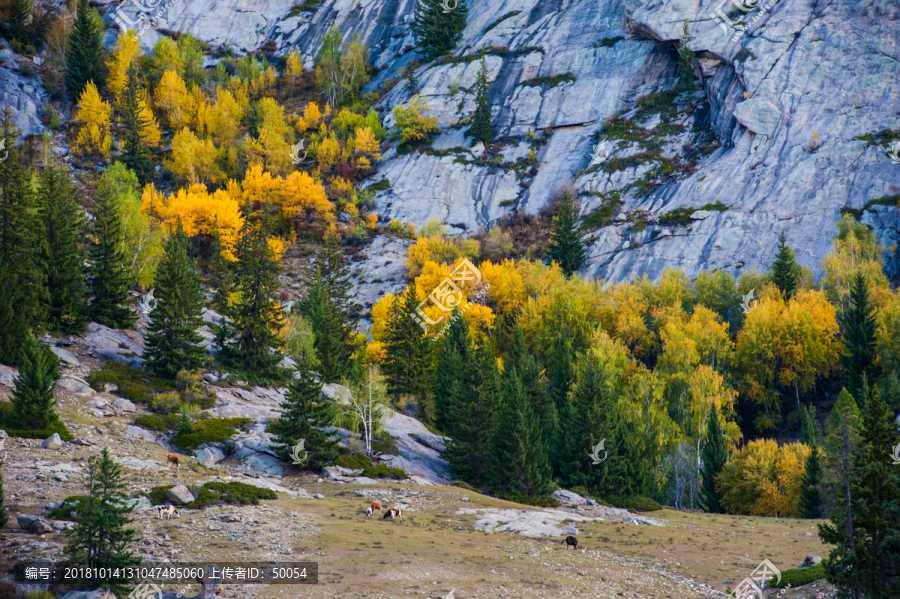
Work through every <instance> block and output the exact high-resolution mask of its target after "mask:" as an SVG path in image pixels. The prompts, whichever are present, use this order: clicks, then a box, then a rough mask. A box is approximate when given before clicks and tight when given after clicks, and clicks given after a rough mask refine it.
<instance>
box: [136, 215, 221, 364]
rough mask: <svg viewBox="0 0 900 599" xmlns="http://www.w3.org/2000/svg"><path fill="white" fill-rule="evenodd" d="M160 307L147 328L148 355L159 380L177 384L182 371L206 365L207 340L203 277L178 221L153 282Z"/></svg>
mask: <svg viewBox="0 0 900 599" xmlns="http://www.w3.org/2000/svg"><path fill="white" fill-rule="evenodd" d="M153 292H154V296H155V297H156V307H155V308H154V309H153V311H152V312H151V313H150V324H148V325H147V336H146V340H145V344H146V349H145V351H144V355H145V356H146V358H147V365H148V366H149V367H150V368H151V369H152V370H153V372H155V373H156V374H157V375H158V376H161V377H163V378H167V379H170V380H174V379H175V376H176V375H177V374H178V371H179V370H190V371H193V370H196V369H198V368H200V367H201V366H203V364H204V362H205V361H206V350H204V349H203V348H202V347H200V343H201V342H202V341H203V338H202V337H201V336H200V334H199V333H198V332H197V329H199V328H200V327H201V326H202V325H203V318H202V316H201V312H202V311H203V290H202V289H201V288H200V273H199V272H198V271H197V268H196V266H195V265H194V264H193V263H192V261H191V259H190V258H189V257H188V238H187V235H186V234H185V232H184V229H183V228H182V226H181V221H178V229H177V230H176V231H175V233H174V234H172V235H170V236H169V239H168V241H167V242H166V247H165V250H164V251H163V256H162V259H161V260H160V261H159V265H158V266H157V268H156V277H155V279H154V281H153Z"/></svg>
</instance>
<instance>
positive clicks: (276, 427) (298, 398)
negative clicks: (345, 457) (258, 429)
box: [269, 356, 340, 470]
mask: <svg viewBox="0 0 900 599" xmlns="http://www.w3.org/2000/svg"><path fill="white" fill-rule="evenodd" d="M333 426H334V408H333V406H332V404H331V402H330V401H329V400H328V399H326V398H325V396H324V395H323V394H322V383H320V382H319V381H317V380H316V377H315V374H314V373H313V372H312V371H311V370H310V368H309V364H308V363H307V362H306V360H305V359H304V358H303V356H298V359H297V368H296V372H295V376H294V379H293V380H292V381H291V384H290V386H289V387H288V391H287V393H286V394H285V396H284V401H283V402H281V415H280V416H279V417H278V418H276V419H275V420H274V421H273V422H272V424H271V425H270V426H269V430H270V432H271V433H272V434H274V435H275V439H274V440H275V442H276V443H278V444H280V445H279V447H278V448H277V449H276V451H277V453H278V455H279V457H281V459H283V460H285V461H291V462H292V461H293V458H292V457H291V454H292V452H293V450H294V447H295V446H296V445H297V444H298V443H299V442H300V440H301V439H303V440H304V451H305V452H306V453H308V459H307V461H305V462H303V463H302V464H301V465H300V467H301V468H309V469H311V470H321V469H322V468H324V467H325V466H330V465H332V464H334V463H335V462H337V459H338V457H339V456H340V447H339V445H338V442H337V441H335V440H333V439H331V436H330V435H331V433H330V432H328V430H327V429H329V428H331V427H333ZM301 457H302V456H301Z"/></svg>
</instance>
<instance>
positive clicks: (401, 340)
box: [382, 285, 431, 398]
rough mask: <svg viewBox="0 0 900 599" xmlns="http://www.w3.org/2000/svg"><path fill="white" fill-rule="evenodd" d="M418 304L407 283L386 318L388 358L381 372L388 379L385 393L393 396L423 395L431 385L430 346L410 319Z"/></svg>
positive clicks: (420, 330) (413, 290) (418, 327)
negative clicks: (429, 375)
mask: <svg viewBox="0 0 900 599" xmlns="http://www.w3.org/2000/svg"><path fill="white" fill-rule="evenodd" d="M418 305H419V298H418V297H417V296H416V290H415V287H414V286H413V285H410V286H409V287H408V288H407V289H406V293H405V294H404V295H403V297H402V298H397V300H396V301H394V306H393V310H392V312H391V316H390V320H389V321H388V327H387V335H386V336H385V350H386V353H387V357H386V359H385V362H384V365H383V366H382V372H383V373H384V375H385V378H386V379H387V386H388V393H390V394H391V395H393V396H395V397H399V396H401V395H407V394H409V395H414V396H416V397H419V398H422V397H424V395H425V394H426V393H427V392H428V390H429V388H430V387H429V381H428V374H429V368H430V366H431V363H430V362H431V347H430V344H429V341H428V338H427V337H425V335H424V334H423V331H422V328H421V327H420V326H419V325H418V324H417V323H416V321H415V320H413V319H412V316H413V315H414V314H415V313H416V309H417V308H418Z"/></svg>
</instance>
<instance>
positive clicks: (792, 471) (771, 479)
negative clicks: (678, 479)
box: [716, 439, 809, 518]
mask: <svg viewBox="0 0 900 599" xmlns="http://www.w3.org/2000/svg"><path fill="white" fill-rule="evenodd" d="M808 455H809V447H807V446H806V445H804V444H802V443H789V444H786V445H782V446H781V447H779V446H778V443H777V442H776V441H775V440H774V439H759V440H756V441H750V442H749V443H747V445H746V446H744V447H743V448H741V449H740V450H739V451H737V452H735V453H733V454H732V456H731V459H730V460H729V461H728V463H727V464H726V465H725V467H724V468H723V469H722V472H721V473H719V476H718V477H716V489H717V490H718V491H719V493H720V494H721V497H722V506H723V507H725V509H726V510H728V513H730V514H746V515H752V516H775V517H779V518H798V517H799V516H800V492H801V490H802V482H801V481H802V475H803V471H804V465H805V463H806V458H807V456H808Z"/></svg>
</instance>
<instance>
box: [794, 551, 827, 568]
mask: <svg viewBox="0 0 900 599" xmlns="http://www.w3.org/2000/svg"><path fill="white" fill-rule="evenodd" d="M821 561H822V557H821V556H818V555H807V556H806V559H805V560H803V563H802V564H800V565H799V566H797V569H798V570H803V569H804V568H812V567H813V566H815V565H816V564H818V563H819V562H821Z"/></svg>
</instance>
